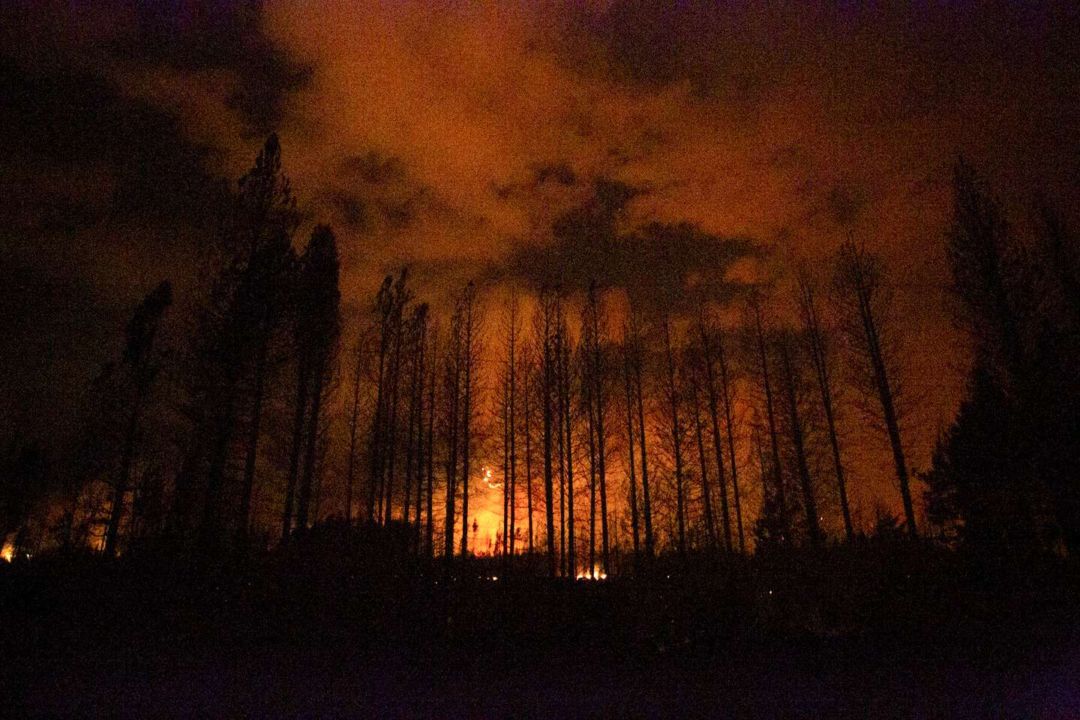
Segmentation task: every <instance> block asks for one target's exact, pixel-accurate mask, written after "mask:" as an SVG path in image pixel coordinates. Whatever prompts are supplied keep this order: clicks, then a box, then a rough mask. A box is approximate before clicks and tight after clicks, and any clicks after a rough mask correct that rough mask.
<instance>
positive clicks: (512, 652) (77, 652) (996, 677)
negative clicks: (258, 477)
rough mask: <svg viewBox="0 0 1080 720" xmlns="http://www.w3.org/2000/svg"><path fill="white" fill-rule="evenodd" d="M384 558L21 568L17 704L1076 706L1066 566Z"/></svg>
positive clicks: (195, 708) (457, 713)
mask: <svg viewBox="0 0 1080 720" xmlns="http://www.w3.org/2000/svg"><path fill="white" fill-rule="evenodd" d="M372 557H373V556H372V554H371V553H370V552H368V551H367V550H358V549H357V548H355V547H353V548H350V549H348V550H346V551H344V552H343V553H340V554H339V553H328V552H326V548H325V547H321V546H313V547H307V548H299V549H296V548H294V550H293V552H291V553H290V554H289V556H288V557H282V556H268V557H265V558H262V559H261V560H259V561H258V562H255V563H247V564H244V565H243V566H233V567H230V568H215V569H213V570H205V569H203V570H194V569H189V570H184V571H180V570H174V569H169V568H172V567H174V565H172V564H170V563H166V562H164V561H163V560H162V559H161V558H160V557H152V556H149V555H146V556H143V557H142V558H141V559H140V558H135V559H131V558H129V559H127V560H125V561H123V562H106V561H103V560H102V559H100V558H92V557H82V558H52V559H48V558H46V559H40V560H39V559H35V561H34V562H33V563H31V564H24V565H22V566H18V565H11V566H4V567H2V568H0V623H2V630H0V639H2V645H0V653H2V670H0V697H3V698H6V699H5V700H4V702H3V704H2V705H0V708H6V709H5V710H3V711H0V714H2V715H3V716H4V717H24V716H30V717H131V718H144V717H320V718H323V717H380V718H383V717H438V718H442V717H457V718H471V717H543V718H556V717H714V718H715V717H769V718H771V717H815V718H817V717H859V718H861V717H868V718H890V717H900V718H907V717H915V718H953V717H959V718H976V717H990V718H998V717H1001V718H1076V717H1080V646H1078V645H1077V644H1076V640H1077V639H1078V638H1080V621H1078V619H1077V618H1078V613H1080V611H1078V609H1077V608H1078V605H1077V599H1078V598H1080V595H1078V594H1077V593H1076V583H1075V582H1073V581H1072V580H1071V579H1070V577H1071V576H1070V574H1069V573H1068V572H1066V571H1065V570H1063V569H1061V568H1057V567H1052V566H1048V567H1046V568H1027V569H1026V570H1025V574H1024V576H1023V578H1022V579H1017V578H1016V577H1013V578H1012V579H1008V580H1000V579H999V580H995V581H994V582H992V583H991V582H988V581H987V580H986V579H985V578H986V569H985V568H981V569H980V570H979V571H975V570H973V569H972V568H971V567H970V565H967V564H963V563H961V561H959V560H958V559H957V558H955V557H954V556H952V555H949V554H942V553H937V552H932V551H928V550H925V549H918V548H916V549H907V550H905V549H900V550H899V551H889V553H888V559H887V560H885V559H883V554H882V552H881V550H880V548H862V549H851V548H849V549H846V550H837V551H833V552H832V553H831V554H830V555H829V556H828V557H826V558H822V559H816V560H813V559H810V558H807V557H787V558H772V559H764V560H763V559H760V558H759V559H757V560H754V561H751V562H749V563H746V564H744V565H742V566H740V567H738V568H734V569H731V568H728V569H719V570H716V569H709V568H708V567H706V565H707V563H705V562H704V561H694V560H692V561H691V563H690V565H689V566H687V565H683V566H682V567H683V568H684V571H683V573H682V574H681V575H680V574H679V572H678V571H677V569H676V567H675V566H674V565H673V566H672V567H666V566H665V565H664V563H663V562H661V563H659V564H658V565H657V567H656V568H655V569H654V571H653V572H652V579H650V580H648V581H644V580H639V581H633V580H628V579H627V580H609V581H605V582H598V583H588V582H578V583H565V582H558V583H553V582H549V581H545V580H539V579H536V578H531V577H522V575H523V574H524V569H523V568H518V569H517V572H516V573H515V579H513V580H512V581H509V582H508V581H507V579H506V574H505V572H504V573H503V577H502V578H501V579H500V580H498V581H495V580H490V579H488V578H489V577H490V576H491V575H493V574H496V573H498V572H499V571H500V570H503V571H505V569H506V568H503V567H501V566H499V565H498V564H497V561H487V562H486V563H485V562H483V561H477V562H474V563H473V564H472V565H471V566H468V567H464V568H463V567H461V566H458V568H457V570H456V577H457V579H456V580H454V581H453V582H451V583H450V585H451V586H452V589H451V590H450V592H447V582H446V577H445V576H444V575H443V570H442V569H441V568H440V569H437V570H435V569H431V568H425V567H424V566H423V565H422V564H418V563H415V562H414V561H408V560H406V559H404V558H402V557H401V556H394V555H393V553H391V554H390V556H389V557H385V558H383V559H381V560H379V561H378V562H374V561H372V560H371V558H372ZM380 557H381V556H380ZM916 567H917V568H919V572H911V571H912V570H913V569H914V568H916ZM669 571H670V572H669ZM669 574H670V575H671V577H670V578H669V577H668V575H669ZM436 580H437V582H436ZM784 588H789V589H786V590H785V589H784ZM790 588H798V590H792V589H790ZM770 591H771V592H770Z"/></svg>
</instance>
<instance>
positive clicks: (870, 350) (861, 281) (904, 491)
mask: <svg viewBox="0 0 1080 720" xmlns="http://www.w3.org/2000/svg"><path fill="white" fill-rule="evenodd" d="M870 262H871V259H870V258H869V257H867V256H866V254H865V253H864V252H863V251H861V250H859V249H858V248H857V247H856V246H855V243H854V241H852V240H848V241H847V242H846V243H845V244H844V246H843V247H842V248H841V263H842V266H843V268H842V270H843V271H846V274H847V278H846V279H847V282H848V284H849V289H850V291H851V293H852V294H853V295H854V299H855V301H856V307H857V314H858V318H859V323H860V325H861V330H862V337H863V342H864V350H865V353H866V356H867V360H868V361H869V363H870V369H871V372H872V374H873V380H874V385H875V388H876V390H877V396H878V401H879V402H880V403H881V415H882V420H883V421H884V423H885V430H886V433H887V435H888V437H889V445H890V446H891V447H892V454H893V465H894V466H895V468H896V479H897V481H898V482H899V485H900V497H901V500H902V501H903V505H904V518H905V520H906V524H907V530H908V533H909V534H910V535H911V537H913V538H914V537H917V536H918V530H917V528H916V526H915V507H914V504H913V503H912V500H911V488H910V484H909V479H908V470H907V462H906V461H905V458H904V446H903V443H902V442H901V440H900V423H899V421H898V419H897V415H896V405H895V401H894V398H893V389H892V386H891V385H890V383H889V374H888V371H887V369H886V363H885V357H884V354H883V351H882V348H881V335H880V332H879V330H878V326H877V318H876V317H875V315H874V307H873V302H872V294H873V292H874V291H875V289H876V282H875V277H874V273H873V268H872V267H870V266H869V264H870Z"/></svg>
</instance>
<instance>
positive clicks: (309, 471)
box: [296, 363, 325, 529]
mask: <svg viewBox="0 0 1080 720" xmlns="http://www.w3.org/2000/svg"><path fill="white" fill-rule="evenodd" d="M320 365H321V363H320ZM324 376H325V369H324V368H322V367H319V368H318V369H317V370H316V372H315V373H314V380H315V386H314V388H312V393H311V414H310V415H309V416H308V431H307V448H306V450H305V454H304V474H303V478H302V480H301V483H300V492H299V497H298V498H297V503H296V524H297V526H298V527H300V528H301V529H304V528H306V527H307V521H308V508H309V506H310V503H311V489H312V483H313V481H314V478H315V448H316V443H317V441H318V436H319V412H320V409H321V408H322V399H323V398H322V396H323V381H324ZM312 520H317V518H312Z"/></svg>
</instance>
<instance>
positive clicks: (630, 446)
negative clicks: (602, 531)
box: [623, 348, 641, 570]
mask: <svg viewBox="0 0 1080 720" xmlns="http://www.w3.org/2000/svg"><path fill="white" fill-rule="evenodd" d="M625 353H626V357H624V358H623V363H624V366H623V381H624V385H625V389H626V451H627V455H628V460H627V466H628V468H629V470H630V477H629V484H630V529H631V533H632V536H633V541H634V569H635V570H638V569H639V567H638V565H639V563H640V561H641V531H640V528H639V527H638V503H637V478H636V477H635V476H634V393H633V388H632V386H631V384H630V358H629V348H626V349H625Z"/></svg>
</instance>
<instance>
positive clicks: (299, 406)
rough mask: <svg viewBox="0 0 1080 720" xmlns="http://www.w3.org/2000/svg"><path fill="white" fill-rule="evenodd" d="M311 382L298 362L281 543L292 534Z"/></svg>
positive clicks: (302, 362)
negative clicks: (294, 503)
mask: <svg viewBox="0 0 1080 720" xmlns="http://www.w3.org/2000/svg"><path fill="white" fill-rule="evenodd" d="M310 381H311V377H310V373H309V372H308V361H307V359H306V358H305V357H303V356H302V357H301V358H300V360H299V366H298V368H297V373H296V401H295V402H296V405H295V407H294V408H293V427H292V445H291V447H290V450H289V474H288V476H287V479H286V481H285V508H284V510H283V511H282V515H281V541H282V542H286V541H288V539H289V536H290V535H291V534H292V521H293V502H294V499H295V496H296V485H297V481H298V480H299V476H300V453H301V448H302V446H303V442H304V419H305V417H306V416H307V406H308V393H309V387H308V383H309V382H310Z"/></svg>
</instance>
